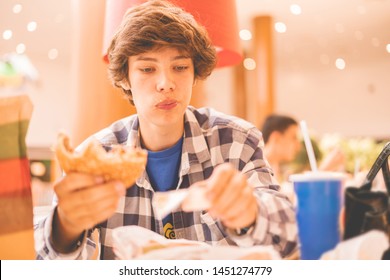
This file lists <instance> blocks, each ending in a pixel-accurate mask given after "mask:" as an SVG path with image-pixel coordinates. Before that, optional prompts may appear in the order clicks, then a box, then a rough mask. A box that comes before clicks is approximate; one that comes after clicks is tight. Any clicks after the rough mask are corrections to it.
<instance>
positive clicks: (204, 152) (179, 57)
mask: <svg viewBox="0 0 390 280" xmlns="http://www.w3.org/2000/svg"><path fill="white" fill-rule="evenodd" d="M108 55H109V61H110V65H109V74H110V77H111V79H112V81H113V83H114V84H115V85H116V86H118V87H121V88H122V89H123V90H124V92H125V94H126V95H127V96H128V98H129V100H130V102H131V103H132V104H134V105H135V107H136V109H137V114H136V115H133V116H129V117H127V118H124V119H122V120H119V121H117V122H115V123H114V124H113V125H111V126H110V127H108V128H106V129H103V130H102V131H100V132H98V133H96V134H95V135H93V136H92V138H95V139H98V140H99V141H100V142H101V143H102V145H111V144H122V145H130V146H136V147H142V148H144V149H146V150H148V163H147V167H146V172H144V174H143V175H142V176H141V177H140V178H139V179H138V180H137V182H136V184H134V185H133V186H131V187H130V188H128V189H127V190H126V187H128V186H123V185H122V184H121V183H120V182H116V181H110V182H106V181H104V180H102V178H99V177H93V176H90V175H87V174H79V173H70V174H67V175H66V176H65V177H64V178H63V179H62V180H61V181H60V182H59V183H58V184H57V185H56V186H55V188H54V189H55V192H56V195H57V197H58V205H57V207H56V208H55V210H54V211H53V213H52V215H50V216H49V217H48V218H47V219H46V220H44V221H43V222H42V223H41V224H39V225H38V227H37V229H36V239H37V240H40V241H41V245H40V246H39V250H38V258H44V259H58V258H72V259H85V258H89V257H90V255H91V254H92V252H93V249H94V247H95V244H94V243H93V241H92V240H91V239H90V232H91V229H93V228H98V229H99V231H100V241H99V242H100V245H101V254H100V258H102V259H114V258H115V255H114V252H113V249H112V241H111V240H112V236H111V230H112V229H113V228H116V227H120V226H124V225H138V226H142V227H145V228H147V229H150V230H152V231H155V232H157V233H160V234H162V235H164V234H165V235H166V236H167V237H176V238H186V239H191V240H198V241H203V242H207V243H209V244H214V245H223V244H225V245H226V244H230V245H236V246H251V245H256V244H272V245H274V247H275V248H276V249H277V250H278V251H279V252H280V253H281V254H282V255H283V256H284V255H287V254H289V253H290V252H291V251H292V250H293V249H294V248H295V247H296V243H297V240H296V238H297V237H296V236H297V229H296V221H295V214H294V210H293V208H292V206H291V204H290V202H289V201H288V200H287V199H286V197H285V196H284V195H282V194H280V193H279V192H278V188H279V186H278V185H277V183H276V181H275V179H274V178H273V177H272V175H271V174H270V170H269V166H268V165H267V163H266V160H265V159H264V157H263V150H262V145H263V143H262V140H261V133H260V132H259V130H257V129H256V128H255V127H254V126H253V125H251V124H249V123H247V122H245V121H243V120H240V119H237V118H233V117H230V116H226V115H223V114H221V113H218V112H216V111H214V110H211V109H205V108H204V109H195V108H193V107H191V106H189V102H190V98H191V94H192V87H193V85H194V84H195V82H196V80H197V79H205V78H206V77H208V76H209V75H210V73H211V71H212V70H213V68H214V66H215V64H216V52H215V49H214V47H213V46H212V44H211V41H210V39H209V38H208V36H207V34H206V31H205V29H204V28H203V27H201V26H199V25H198V24H197V23H196V22H195V20H194V19H193V17H192V16H191V15H189V14H188V13H186V12H184V11H183V10H182V9H180V8H177V7H175V6H173V5H172V4H169V3H168V2H165V1H147V2H146V3H144V4H142V5H140V6H137V7H134V8H132V9H130V10H129V11H128V12H127V13H126V15H125V17H124V19H123V22H122V24H121V26H120V27H119V30H118V32H117V33H116V35H115V36H114V38H113V40H112V44H111V46H110V47H109V50H108ZM86 141H89V139H87V140H86ZM198 182H202V184H204V185H205V187H206V188H207V198H208V199H209V201H210V202H211V207H210V209H208V210H207V211H196V212H184V211H183V210H182V209H177V210H176V211H174V212H173V213H171V215H169V216H168V218H167V219H164V220H160V219H159V218H158V217H157V216H156V215H155V213H156V211H155V209H153V205H152V203H151V200H152V198H153V195H154V193H155V192H156V191H166V190H174V189H183V188H188V187H190V185H192V184H196V183H198ZM164 230H165V232H164ZM166 233H167V234H166Z"/></svg>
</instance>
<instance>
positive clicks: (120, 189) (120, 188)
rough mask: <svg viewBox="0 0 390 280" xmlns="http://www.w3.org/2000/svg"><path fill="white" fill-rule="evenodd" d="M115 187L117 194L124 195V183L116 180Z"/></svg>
mask: <svg viewBox="0 0 390 280" xmlns="http://www.w3.org/2000/svg"><path fill="white" fill-rule="evenodd" d="M115 188H116V191H117V192H118V194H119V195H125V194H126V188H125V185H123V183H122V182H116V183H115Z"/></svg>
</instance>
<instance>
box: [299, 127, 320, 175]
mask: <svg viewBox="0 0 390 280" xmlns="http://www.w3.org/2000/svg"><path fill="white" fill-rule="evenodd" d="M300 125H301V131H302V136H303V140H304V141H305V146H306V152H307V156H308V157H309V162H310V167H311V170H312V171H313V172H317V171H318V169H317V161H316V157H315V155H314V151H313V146H312V144H311V140H310V136H309V132H308V129H307V125H306V122H305V121H301V122H300Z"/></svg>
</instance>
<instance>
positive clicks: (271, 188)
mask: <svg viewBox="0 0 390 280" xmlns="http://www.w3.org/2000/svg"><path fill="white" fill-rule="evenodd" d="M233 138H234V137H233ZM244 138H245V140H244V143H240V144H239V145H234V146H233V145H232V147H235V149H237V147H242V148H241V150H240V151H234V152H231V153H229V154H230V157H229V161H231V163H232V165H230V167H223V168H222V166H224V165H225V164H224V165H221V166H219V167H218V168H216V169H215V170H214V173H213V174H212V176H211V177H210V178H209V179H208V180H207V181H208V182H209V184H210V186H209V188H210V189H213V191H212V192H214V196H213V195H210V196H211V200H212V205H213V206H212V208H211V209H210V214H212V215H213V216H214V217H217V218H219V219H220V220H221V222H222V225H224V226H225V227H226V232H227V233H228V234H229V235H230V237H231V238H232V239H233V240H234V241H235V242H236V243H237V245H239V246H252V245H273V246H274V247H275V249H276V250H277V251H279V252H280V253H281V255H282V256H285V255H287V254H289V253H290V252H291V251H292V250H293V249H294V248H295V247H296V245H297V225H296V220H295V211H294V209H293V206H292V204H291V203H290V201H289V200H288V199H287V197H286V196H285V195H283V194H282V193H280V192H279V186H278V184H277V182H276V181H275V179H274V177H273V176H272V175H271V173H270V168H269V165H268V163H267V161H266V160H265V159H264V158H263V150H262V147H263V144H262V140H261V139H262V138H261V134H260V133H259V131H258V130H249V131H248V134H247V135H246V137H244ZM240 139H243V137H241V138H240ZM231 155H237V157H239V158H238V159H235V158H234V156H231ZM225 166H226V165H225ZM238 170H240V171H241V172H239V171H238ZM243 174H244V175H245V176H244V175H243ZM243 177H244V179H243ZM227 201H228V203H226V202H227ZM224 202H225V203H226V204H225V203H224ZM224 205H225V206H224ZM226 205H229V207H226ZM226 211H229V212H226ZM252 224H253V225H254V226H253V228H252V229H251V230H250V231H249V232H248V233H247V234H244V235H242V236H239V235H237V233H236V232H235V229H236V228H242V227H247V226H250V225H252Z"/></svg>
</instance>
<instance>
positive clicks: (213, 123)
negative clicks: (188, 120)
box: [188, 107, 262, 139]
mask: <svg viewBox="0 0 390 280" xmlns="http://www.w3.org/2000/svg"><path fill="white" fill-rule="evenodd" d="M188 111H189V112H190V113H191V114H193V116H194V118H195V119H196V122H197V123H198V124H199V126H200V128H201V129H202V130H203V132H204V133H207V134H209V133H213V132H216V131H218V133H219V134H220V133H221V132H226V133H234V134H242V135H244V136H247V137H249V136H253V137H255V138H257V139H261V138H262V134H261V132H260V131H259V130H258V129H257V127H256V126H255V125H254V124H252V123H250V122H248V121H246V120H244V119H241V118H238V117H236V116H232V115H228V114H225V113H222V112H219V111H217V110H215V109H212V108H199V109H195V108H194V107H189V108H188Z"/></svg>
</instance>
